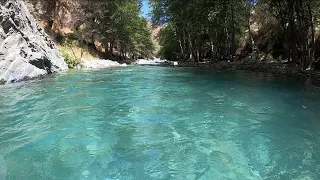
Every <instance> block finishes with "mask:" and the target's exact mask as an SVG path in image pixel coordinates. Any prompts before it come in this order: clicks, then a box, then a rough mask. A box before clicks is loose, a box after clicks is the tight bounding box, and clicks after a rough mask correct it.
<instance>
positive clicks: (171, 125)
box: [0, 67, 320, 180]
mask: <svg viewBox="0 0 320 180" xmlns="http://www.w3.org/2000/svg"><path fill="white" fill-rule="evenodd" d="M319 97H320V90H319V89H318V88H315V87H312V86H305V85H302V84H300V83H298V82H296V81H295V80H290V79H286V80H285V79H281V78H274V77H272V76H261V75H255V74H246V73H231V72H212V71H207V70H200V69H179V68H167V67H128V68H123V69H112V70H105V71H70V72H68V73H65V74H62V75H59V76H55V77H51V78H49V79H46V80H44V81H41V82H32V83H26V84H15V85H8V86H1V87H0V102H1V103H0V179H32V180H35V179H103V180H105V179H108V180H109V179H223V180H225V179H241V180H242V179H303V178H304V179H315V180H316V179H319V178H320V142H319V137H320V123H319V117H320V112H319V111H318V109H319V107H320V98H319Z"/></svg>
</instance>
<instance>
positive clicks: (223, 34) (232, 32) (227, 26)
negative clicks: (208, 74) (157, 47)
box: [151, 0, 248, 61]
mask: <svg viewBox="0 0 320 180" xmlns="http://www.w3.org/2000/svg"><path fill="white" fill-rule="evenodd" d="M151 5H152V7H153V18H152V20H153V22H154V23H157V24H168V25H169V26H170V28H169V29H168V28H167V29H166V30H164V32H163V33H162V35H163V36H165V37H164V38H163V39H167V40H168V41H163V43H162V46H163V47H162V51H161V52H162V53H163V55H164V56H165V57H166V58H169V57H170V56H172V55H174V54H175V56H176V58H182V59H187V58H192V59H193V60H196V61H199V60H200V59H201V58H205V57H206V56H210V57H211V58H212V59H214V58H222V57H223V56H231V55H234V54H235V50H236V47H237V46H239V45H240V41H241V40H242V39H243V37H244V35H245V29H246V28H245V27H246V26H247V22H248V19H247V18H248V17H247V9H246V3H244V1H238V0H229V1H226V0H197V1H185V0H171V1H163V0H151ZM169 37H170V38H169ZM170 41H171V42H170ZM173 41H175V42H173ZM165 42H166V43H165ZM167 46H170V47H167ZM170 50H171V51H172V52H169V51H170ZM208 52H209V53H208ZM167 55H170V56H167ZM170 58H172V57H170Z"/></svg>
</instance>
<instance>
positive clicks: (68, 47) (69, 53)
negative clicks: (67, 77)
mask: <svg viewBox="0 0 320 180" xmlns="http://www.w3.org/2000/svg"><path fill="white" fill-rule="evenodd" d="M76 44H77V40H70V39H68V38H65V39H64V41H63V43H62V56H63V57H64V60H65V62H66V63H67V65H68V67H69V68H70V69H73V68H75V67H76V66H77V65H80V64H81V56H80V57H78V56H77V55H76V52H75V50H74V49H73V48H74V47H75V46H76ZM81 54H82V53H81Z"/></svg>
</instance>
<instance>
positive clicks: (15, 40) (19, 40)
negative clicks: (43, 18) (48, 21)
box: [0, 0, 68, 83]
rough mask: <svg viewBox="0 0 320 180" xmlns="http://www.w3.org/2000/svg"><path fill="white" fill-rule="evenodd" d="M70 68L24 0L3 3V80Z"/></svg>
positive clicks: (0, 51)
mask: <svg viewBox="0 0 320 180" xmlns="http://www.w3.org/2000/svg"><path fill="white" fill-rule="evenodd" d="M66 69H68V66H67V64H66V63H65V62H64V59H63V57H62V56H61V53H60V51H59V50H57V49H56V47H55V44H54V43H53V42H52V40H51V39H50V38H49V36H48V35H47V34H46V33H45V32H44V30H43V29H42V28H41V27H40V26H39V24H38V23H37V22H36V21H35V19H34V18H33V17H32V15H31V14H30V12H29V11H28V9H27V7H26V6H25V4H24V2H23V1H16V0H9V1H7V3H6V4H5V5H4V6H1V5H0V83H10V82H19V81H23V80H27V79H33V78H37V77H41V76H43V75H46V74H51V73H55V72H58V71H62V70H66Z"/></svg>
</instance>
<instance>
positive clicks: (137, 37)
mask: <svg viewBox="0 0 320 180" xmlns="http://www.w3.org/2000/svg"><path fill="white" fill-rule="evenodd" d="M140 7H141V1H140V0H117V1H114V0H101V1H100V0H86V3H84V8H85V9H86V12H87V14H88V17H87V22H90V23H89V24H88V26H87V27H88V28H87V29H86V31H93V33H94V34H95V35H96V36H99V37H101V39H103V43H104V45H105V47H106V51H107V52H106V53H107V54H109V55H111V54H112V53H113V51H114V49H117V50H118V52H119V55H120V56H121V57H122V58H128V57H137V56H144V57H148V56H150V55H151V54H152V51H153V50H154V47H153V43H152V37H151V30H150V29H149V28H148V27H147V20H146V19H144V18H142V17H140V13H141V11H140Z"/></svg>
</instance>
